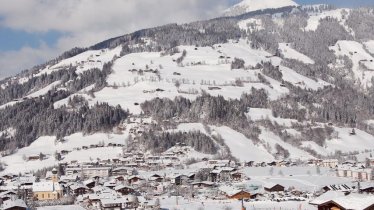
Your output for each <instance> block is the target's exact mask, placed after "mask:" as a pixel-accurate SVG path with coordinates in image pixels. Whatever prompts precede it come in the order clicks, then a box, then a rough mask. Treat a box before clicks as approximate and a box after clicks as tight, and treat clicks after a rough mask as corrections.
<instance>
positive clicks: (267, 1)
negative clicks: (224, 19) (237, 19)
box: [224, 0, 298, 16]
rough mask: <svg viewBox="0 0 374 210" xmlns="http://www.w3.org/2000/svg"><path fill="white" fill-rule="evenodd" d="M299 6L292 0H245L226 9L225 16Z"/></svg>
mask: <svg viewBox="0 0 374 210" xmlns="http://www.w3.org/2000/svg"><path fill="white" fill-rule="evenodd" d="M290 6H293V7H295V6H298V4H296V3H295V2H294V1H292V0H243V1H241V2H239V3H238V4H236V5H234V6H232V7H231V8H229V9H227V10H225V11H224V16H237V15H241V14H244V13H247V12H253V11H257V10H265V9H277V8H282V7H290Z"/></svg>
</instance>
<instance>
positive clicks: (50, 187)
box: [32, 182, 62, 192]
mask: <svg viewBox="0 0 374 210" xmlns="http://www.w3.org/2000/svg"><path fill="white" fill-rule="evenodd" d="M32 190H33V192H54V191H60V190H62V186H61V185H60V184H59V183H57V182H35V183H34V184H33V185H32Z"/></svg>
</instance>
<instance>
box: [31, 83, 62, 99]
mask: <svg viewBox="0 0 374 210" xmlns="http://www.w3.org/2000/svg"><path fill="white" fill-rule="evenodd" d="M60 84H61V81H56V82H52V83H51V84H49V85H47V86H45V87H44V88H42V89H39V90H37V91H35V92H33V93H30V94H29V95H27V96H26V97H28V98H35V97H39V96H42V95H45V94H47V93H48V91H50V90H52V89H53V88H55V87H57V86H58V85H60Z"/></svg>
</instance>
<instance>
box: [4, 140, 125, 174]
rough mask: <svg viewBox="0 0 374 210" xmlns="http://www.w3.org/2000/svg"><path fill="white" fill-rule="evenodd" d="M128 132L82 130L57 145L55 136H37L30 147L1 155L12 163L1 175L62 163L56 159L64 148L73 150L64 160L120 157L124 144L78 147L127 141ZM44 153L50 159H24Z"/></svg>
mask: <svg viewBox="0 0 374 210" xmlns="http://www.w3.org/2000/svg"><path fill="white" fill-rule="evenodd" d="M127 135H128V134H127V133H126V134H122V135H117V134H104V133H96V134H93V135H87V136H84V135H83V134H82V133H76V134H73V135H70V136H67V137H65V138H64V139H66V140H67V142H65V143H57V144H56V143H55V139H56V138H55V137H54V136H43V137H40V138H38V139H36V140H35V141H34V142H33V143H31V145H30V146H28V147H24V148H21V149H19V150H18V151H17V152H16V153H14V154H12V155H10V156H5V157H1V161H2V162H4V163H6V164H7V165H8V166H7V167H6V169H5V170H4V171H2V172H1V173H0V174H6V173H19V172H28V171H31V170H38V169H42V168H44V167H50V166H54V165H56V164H58V161H57V160H55V158H54V154H55V152H60V151H61V150H68V151H71V152H70V153H69V154H67V155H66V156H65V157H64V159H63V160H62V161H64V162H70V161H72V160H79V161H90V159H96V158H100V159H109V158H118V156H119V155H120V154H122V148H121V147H101V148H93V149H87V150H79V151H78V150H75V149H74V148H79V147H82V146H89V145H91V144H99V143H100V142H104V143H105V145H107V144H108V143H117V144H124V141H125V139H126V137H127ZM41 152H42V153H43V154H44V155H46V156H47V157H46V159H44V160H35V161H27V160H24V157H26V158H27V157H28V156H30V155H39V154H40V153H41Z"/></svg>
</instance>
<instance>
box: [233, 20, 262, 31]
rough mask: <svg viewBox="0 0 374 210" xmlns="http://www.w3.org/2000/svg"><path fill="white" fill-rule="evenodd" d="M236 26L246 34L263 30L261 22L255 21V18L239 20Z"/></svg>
mask: <svg viewBox="0 0 374 210" xmlns="http://www.w3.org/2000/svg"><path fill="white" fill-rule="evenodd" d="M238 26H239V28H240V29H242V30H244V31H247V32H252V31H259V30H262V29H265V28H264V26H263V24H262V20H261V19H256V18H249V19H247V20H241V21H239V22H238Z"/></svg>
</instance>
